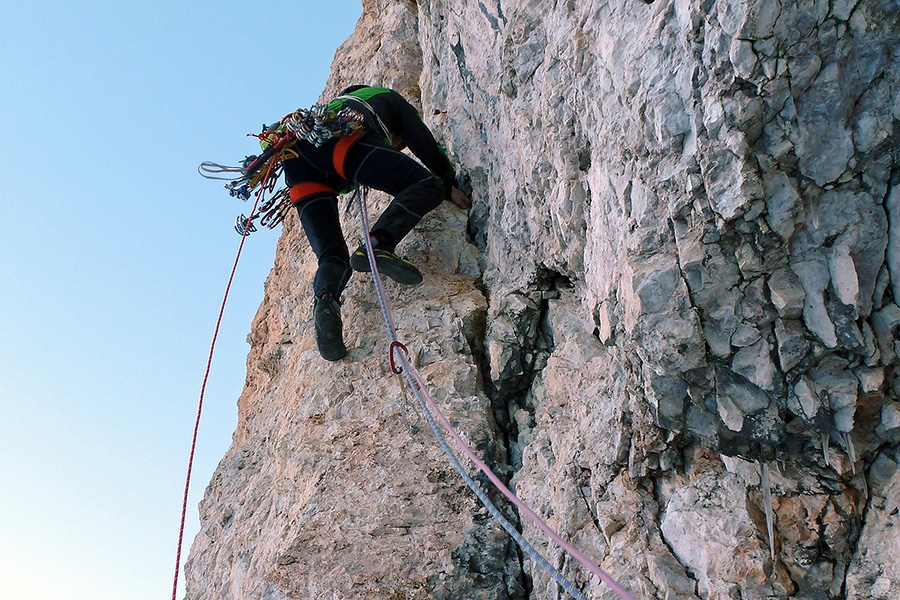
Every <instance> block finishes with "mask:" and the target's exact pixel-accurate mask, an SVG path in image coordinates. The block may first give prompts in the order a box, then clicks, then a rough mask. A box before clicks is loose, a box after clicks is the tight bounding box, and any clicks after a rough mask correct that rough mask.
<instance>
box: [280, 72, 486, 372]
mask: <svg viewBox="0 0 900 600" xmlns="http://www.w3.org/2000/svg"><path fill="white" fill-rule="evenodd" d="M345 106H349V107H351V108H352V109H354V110H356V111H358V112H359V113H360V114H361V115H363V116H364V117H365V129H364V130H363V131H361V132H359V133H355V134H353V135H348V136H343V137H338V138H335V139H332V140H329V141H328V142H327V143H325V144H324V145H322V146H321V147H316V146H314V145H313V144H312V143H309V142H307V141H306V140H299V141H297V142H296V144H295V145H294V150H295V151H296V152H297V154H298V156H297V157H296V158H291V159H288V160H285V161H284V175H285V182H286V183H287V185H288V186H289V188H290V194H291V201H292V203H293V205H294V206H296V207H297V212H298V213H299V215H300V222H301V224H302V225H303V231H304V232H305V233H306V238H307V239H308V240H309V245H310V246H311V247H312V250H313V252H314V253H315V255H316V258H317V259H318V269H317V271H316V275H315V279H314V281H313V293H314V295H315V300H314V304H313V315H314V320H315V326H316V344H317V346H318V348H319V353H320V354H321V355H322V357H323V358H325V359H326V360H330V361H335V360H340V359H342V358H343V357H344V356H346V355H347V349H346V347H345V346H344V340H343V323H342V321H341V313H340V298H341V293H342V292H343V291H344V288H345V287H346V286H347V282H348V281H349V279H350V275H351V274H352V271H364V272H365V271H370V270H371V268H370V266H369V260H368V255H367V253H366V248H365V244H360V246H359V247H358V248H357V249H356V251H355V252H354V253H353V254H352V255H350V253H349V250H348V248H347V243H346V242H345V241H344V234H343V232H342V230H341V224H340V219H339V211H338V201H337V195H338V191H339V190H342V189H345V188H346V187H347V186H348V185H350V184H357V185H361V186H367V187H372V188H375V189H377V190H381V191H383V192H386V193H388V194H390V195H391V196H393V200H392V201H391V203H390V204H389V205H388V207H387V208H386V209H385V210H384V212H383V213H382V214H381V216H380V217H379V218H378V220H377V221H376V222H375V224H374V225H373V226H372V228H371V231H370V232H369V235H370V237H371V239H372V245H373V249H374V252H375V262H376V265H377V267H378V271H379V272H380V273H383V274H384V275H387V276H388V277H390V278H391V279H393V280H394V281H396V282H397V283H400V284H403V285H415V284H418V283H420V282H421V281H422V274H421V273H420V272H419V270H418V269H417V268H416V266H415V265H413V264H412V263H411V262H409V261H408V260H406V259H404V258H401V257H399V256H397V255H396V254H395V249H396V247H397V244H399V243H400V240H402V239H403V238H404V236H406V234H408V233H409V232H410V231H411V230H412V229H413V227H415V226H416V225H417V224H418V223H419V221H420V220H421V219H422V217H424V216H425V214H426V213H428V212H429V211H431V210H433V209H434V208H436V207H437V206H438V205H439V204H440V203H441V201H443V200H450V201H451V202H453V203H454V204H455V205H456V206H458V207H460V208H462V209H464V210H468V209H469V208H471V205H472V204H471V201H470V200H469V199H468V198H467V197H466V196H465V195H464V194H463V193H462V192H460V191H459V189H458V184H457V181H456V173H455V171H454V169H453V166H452V165H451V164H450V161H449V159H448V158H447V155H446V153H445V152H444V150H443V148H442V147H441V146H440V145H438V143H437V142H436V141H435V139H434V136H433V135H432V133H431V131H429V129H428V127H427V126H426V125H425V123H424V122H423V121H422V119H421V117H420V116H419V114H418V112H417V111H416V109H415V108H414V107H413V106H412V105H411V104H410V103H409V102H407V101H406V100H405V99H404V98H403V97H402V96H401V95H400V94H398V93H397V92H395V91H393V90H390V89H387V88H383V87H371V86H362V85H355V86H351V87H349V88H347V89H345V90H344V91H342V92H341V94H340V96H338V97H337V98H336V99H334V100H333V101H332V102H331V103H330V104H329V105H328V108H329V109H331V110H340V109H342V108H344V107H345ZM404 147H407V148H409V149H410V151H411V152H412V153H413V154H414V155H415V156H416V157H417V158H418V159H419V160H420V161H421V164H420V163H419V162H418V161H416V160H414V159H413V158H411V157H410V156H408V155H406V154H404V153H403V152H401V150H402V149H403V148H404ZM422 165H424V166H422ZM426 167H427V168H426ZM351 269H352V270H351Z"/></svg>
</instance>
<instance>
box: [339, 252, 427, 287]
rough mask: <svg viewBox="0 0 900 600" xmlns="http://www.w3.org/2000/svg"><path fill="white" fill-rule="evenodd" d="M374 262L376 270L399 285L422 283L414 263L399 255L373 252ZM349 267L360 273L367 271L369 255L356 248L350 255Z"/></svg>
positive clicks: (368, 268)
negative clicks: (389, 255)
mask: <svg viewBox="0 0 900 600" xmlns="http://www.w3.org/2000/svg"><path fill="white" fill-rule="evenodd" d="M375 264H376V265H377V266H378V272H379V273H381V274H383V275H386V276H388V277H390V278H391V279H393V280H394V281H396V282H397V283H399V284H401V285H418V284H420V283H422V273H420V272H419V269H417V268H416V266H415V265H414V264H412V263H411V262H409V261H408V260H404V259H402V258H400V257H399V256H398V257H397V258H396V259H393V258H390V257H387V256H379V255H378V254H377V253H376V254H375ZM350 267H351V268H352V269H353V270H354V271H359V272H360V273H369V272H370V271H371V270H372V268H371V266H370V265H369V257H368V256H367V255H366V253H365V252H360V251H359V250H357V251H356V252H354V253H353V256H351V257H350Z"/></svg>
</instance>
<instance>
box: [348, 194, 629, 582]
mask: <svg viewBox="0 0 900 600" xmlns="http://www.w3.org/2000/svg"><path fill="white" fill-rule="evenodd" d="M357 193H359V208H360V219H361V221H362V226H363V232H364V235H365V242H366V253H367V254H368V256H369V263H370V265H371V267H372V279H373V281H374V282H375V292H376V294H377V295H378V302H379V304H381V310H382V312H383V313H384V318H385V321H386V324H387V326H388V331H389V334H390V337H391V342H397V341H398V340H397V333H396V331H395V329H394V319H393V315H392V314H391V309H390V306H389V305H388V303H387V299H386V297H385V295H384V289H383V287H382V285H381V277H380V275H379V274H378V267H377V266H376V265H375V251H374V250H373V248H372V240H371V237H370V236H369V218H368V215H367V210H366V201H365V196H364V194H363V193H361V192H359V190H357ZM391 351H392V352H393V346H392V349H391ZM397 354H398V355H399V356H400V362H401V363H402V364H403V367H404V368H405V369H406V370H407V372H408V373H409V374H410V375H412V377H413V379H415V382H416V386H417V387H418V388H419V390H420V391H421V393H422V395H423V396H424V398H425V402H426V403H427V404H428V408H429V409H431V411H432V412H433V413H434V414H435V415H436V416H437V418H438V421H440V423H441V424H442V425H443V426H444V428H445V429H446V430H447V432H448V433H449V434H450V437H452V438H453V440H454V441H455V442H456V445H457V446H458V447H459V449H460V450H461V451H462V453H463V454H465V455H466V456H467V457H469V460H471V461H472V462H473V463H475V465H476V466H477V467H478V469H479V470H480V471H481V472H482V473H484V474H485V475H486V476H487V478H488V479H489V480H490V481H491V483H493V484H494V486H495V487H496V488H497V489H498V490H500V492H501V493H502V494H503V495H504V496H506V498H507V499H508V500H509V501H510V502H512V503H513V504H515V505H516V507H518V509H519V510H520V511H521V512H522V513H524V514H525V516H527V517H528V518H529V519H530V520H531V521H532V522H533V523H534V524H535V525H537V526H538V527H539V528H540V529H541V531H543V532H544V533H545V534H547V536H548V537H549V538H550V539H552V540H553V541H554V542H556V543H557V544H559V546H560V547H561V548H562V549H563V550H565V551H566V552H568V553H569V554H570V555H571V556H572V557H574V558H575V560H577V561H578V562H579V563H581V565H582V566H583V567H584V568H586V569H587V570H588V571H590V572H591V573H593V574H594V575H596V576H597V577H599V578H600V580H601V581H603V582H604V583H605V584H606V585H607V586H609V588H610V589H612V590H613V591H614V592H615V593H616V594H618V595H619V597H620V598H622V600H636V599H635V597H634V596H632V595H631V594H630V593H629V592H628V591H627V590H626V589H625V588H624V587H622V586H621V585H620V584H619V583H618V582H617V581H616V580H615V579H613V578H612V576H610V575H609V574H608V573H606V571H604V570H603V569H601V568H600V567H598V566H597V565H596V564H594V562H593V561H592V560H591V559H589V558H588V557H587V556H585V555H584V554H582V553H581V552H580V551H579V550H578V549H577V548H575V547H574V546H572V545H571V544H569V543H568V542H567V541H565V540H564V539H563V538H562V537H560V536H559V535H558V534H557V533H556V532H555V531H554V530H553V529H552V528H551V527H550V526H549V525H547V524H546V523H545V522H544V521H543V519H541V518H540V517H539V516H538V515H537V513H535V512H534V511H533V510H531V508H530V507H529V506H528V505H527V504H525V503H524V502H523V501H521V500H519V498H518V497H517V496H516V495H515V494H513V493H512V491H510V489H509V488H508V487H506V485H504V483H503V482H502V481H500V478H499V477H497V475H495V474H494V472H493V471H492V470H491V469H490V468H489V467H488V466H487V465H486V464H485V463H484V462H483V461H482V460H481V459H479V458H478V456H476V454H475V453H474V452H473V451H472V449H471V448H469V446H468V445H467V444H466V443H465V442H464V441H463V439H462V437H461V436H460V435H459V434H458V433H457V432H456V429H454V428H453V426H452V425H451V424H450V421H449V420H448V419H447V417H445V416H444V413H442V412H441V410H440V409H439V408H438V407H437V404H435V402H434V399H432V397H431V394H429V393H428V389H427V388H426V386H425V382H424V381H422V378H421V376H420V375H419V372H418V371H416V369H415V368H414V367H413V366H412V364H411V363H410V362H409V359H408V357H407V356H406V353H405V352H398V353H397Z"/></svg>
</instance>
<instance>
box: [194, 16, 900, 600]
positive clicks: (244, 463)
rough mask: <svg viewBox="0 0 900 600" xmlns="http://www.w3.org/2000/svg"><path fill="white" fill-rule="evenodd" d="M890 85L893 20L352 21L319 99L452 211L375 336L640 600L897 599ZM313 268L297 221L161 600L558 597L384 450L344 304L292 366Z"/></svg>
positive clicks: (897, 236) (442, 471) (372, 365)
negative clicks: (341, 350) (462, 203)
mask: <svg viewBox="0 0 900 600" xmlns="http://www.w3.org/2000/svg"><path fill="white" fill-rule="evenodd" d="M898 77H900V3H898V2H896V0H863V1H859V2H853V1H849V0H831V1H825V0H811V1H810V2H802V3H801V2H788V1H786V0H785V1H778V0H745V1H741V0H732V1H727V0H716V1H714V0H706V1H702V2H701V1H699V0H670V1H664V0H656V1H655V2H652V3H646V2H643V1H639V0H618V1H611V2H601V1H587V0H585V1H574V0H568V1H566V0H509V1H506V0H491V1H488V0H480V1H477V2H468V1H463V0H446V1H439V0H433V1H426V0H421V1H419V2H411V1H400V0H394V1H391V0H365V1H364V2H363V15H362V18H361V19H360V22H359V25H358V27H357V31H356V32H355V33H354V34H353V36H351V38H350V39H349V40H348V41H347V42H346V43H345V44H344V45H343V46H342V47H341V48H340V49H339V50H338V52H337V54H336V56H335V62H334V65H333V72H332V77H331V79H330V80H329V83H328V87H327V90H326V91H325V93H324V94H323V95H324V96H329V95H332V94H333V93H335V92H336V91H337V90H339V89H340V88H341V87H343V86H345V85H349V84H351V83H361V82H365V83H372V84H378V85H387V86H390V87H393V88H395V89H397V90H398V91H401V92H403V93H405V94H406V95H407V96H408V97H410V98H412V99H413V100H414V102H415V103H417V105H418V106H419V107H420V108H421V109H422V112H423V115H424V118H425V120H426V122H428V123H429V125H430V126H432V128H433V129H434V131H435V132H436V133H437V134H438V136H439V137H440V138H441V139H442V141H443V142H444V143H445V145H446V146H447V148H448V150H449V152H450V154H451V155H452V156H453V158H454V160H455V161H456V163H457V164H458V165H459V166H460V170H461V173H462V175H463V181H464V184H465V187H466V188H467V191H470V192H471V196H472V198H473V200H474V208H473V210H472V211H471V213H470V214H468V215H466V214H465V213H462V211H459V210H458V209H456V208H454V207H452V206H450V205H449V204H448V203H445V205H444V206H442V207H441V208H440V209H438V210H437V211H435V213H433V214H431V215H429V216H428V217H427V218H426V219H425V220H424V221H423V223H422V224H421V225H420V227H419V228H418V229H417V230H416V231H415V232H414V233H413V234H412V235H411V236H410V237H409V238H408V240H407V241H405V242H404V244H403V245H402V246H401V251H402V252H403V253H405V254H406V255H407V256H409V257H410V258H411V259H413V260H414V261H416V262H417V264H419V265H420V266H421V268H422V270H423V272H424V273H425V275H426V281H425V283H424V284H422V285H421V286H418V287H416V288H414V289H402V288H399V287H397V286H395V285H393V284H392V283H387V284H386V287H387V290H388V293H389V297H390V301H391V302H392V304H393V307H394V311H395V315H394V316H395V318H396V321H397V326H398V329H399V333H400V338H401V340H402V341H404V342H405V343H406V344H407V345H408V346H409V348H410V353H411V356H412V357H413V360H414V361H415V363H416V364H417V365H418V366H419V368H420V369H421V371H422V373H423V375H424V376H425V378H426V380H427V382H428V385H429V387H430V389H431V390H432V391H433V393H434V395H435V398H436V400H437V401H438V403H439V404H440V406H441V407H442V408H443V409H444V410H446V412H447V414H448V416H449V417H450V419H451V420H452V421H453V422H454V423H455V424H456V425H457V426H458V428H459V430H460V431H461V432H462V433H463V435H464V436H465V437H466V439H467V441H468V442H469V443H470V444H471V445H472V446H473V447H474V448H475V449H476V451H477V452H478V453H479V454H481V455H482V456H483V457H485V459H486V460H487V461H488V462H489V463H490V464H491V465H492V466H494V467H495V468H496V470H497V471H498V473H500V474H502V475H503V476H505V477H508V478H509V479H510V481H511V485H512V487H513V488H514V489H515V490H516V492H517V493H518V494H519V496H520V497H521V498H522V499H524V500H525V501H526V502H528V503H529V504H530V505H531V506H532V507H533V508H534V509H535V510H536V511H537V512H538V513H540V514H541V515H543V516H544V517H545V518H546V519H547V521H548V523H549V524H550V525H551V526H553V527H554V528H555V529H556V530H557V531H559V532H560V533H561V534H562V535H563V536H564V537H566V538H567V539H569V540H571V541H572V542H573V543H575V544H576V545H577V546H578V547H579V548H580V549H582V551H584V552H585V553H586V554H587V555H588V556H590V557H591V558H592V559H593V560H595V561H596V562H597V563H598V564H600V565H601V566H602V567H603V568H604V569H606V570H607V571H608V572H610V573H611V574H612V575H613V576H614V577H616V578H617V579H618V580H619V581H621V582H622V583H623V584H624V585H625V586H626V587H627V588H628V589H630V590H631V591H632V592H633V593H634V594H635V596H636V597H639V598H659V599H663V598H710V599H724V598H745V599H748V598H782V597H788V596H792V597H796V598H805V599H810V600H813V599H815V600H818V599H830V598H848V599H850V598H853V599H856V598H860V599H862V598H871V599H884V600H887V599H891V598H897V597H900V533H898V531H900V527H897V525H898V523H900V517H898V509H897V506H898V498H900V470H898V464H900V452H898V442H900V400H898V391H900V390H898V386H900V384H898V378H897V377H896V376H895V374H896V370H897V366H898V353H900V345H898V337H897V329H898V326H900V306H898V300H900V229H898V227H897V223H898V220H900V164H898V160H897V158H898V157H897V154H898V142H897V133H898V123H900V87H898ZM290 108H294V107H288V109H290ZM373 200H374V203H373V204H374V205H373V206H371V207H370V211H371V212H373V213H374V212H375V211H377V210H378V208H379V207H381V206H383V205H384V202H385V199H384V198H380V197H377V196H375V197H373ZM358 229H359V221H358V218H357V217H356V216H355V214H353V215H348V216H347V217H346V219H345V230H346V233H347V236H348V240H350V243H351V245H354V246H355V244H356V243H357V241H358V239H359V234H358V233H357V231H358ZM313 270H314V259H313V257H312V254H311V252H310V251H309V248H308V246H307V244H306V242H305V240H304V238H303V234H302V232H301V231H300V228H299V225H298V223H297V221H296V219H295V218H293V216H292V217H291V218H289V219H288V220H287V222H286V223H285V226H284V231H283V233H282V236H281V239H280V242H279V247H278V251H277V256H276V260H275V266H274V268H273V270H272V273H271V275H270V276H269V278H268V280H267V282H266V295H265V300H264V301H263V304H262V306H261V307H260V309H259V313H258V314H257V317H256V319H255V320H254V322H253V325H252V331H251V333H250V335H249V337H248V341H249V342H250V345H251V349H250V354H249V357H248V373H247V384H246V388H245V390H244V392H243V393H242V395H241V397H240V399H239V401H238V408H239V424H238V429H237V431H236V432H235V436H234V443H233V445H232V448H231V449H230V450H229V452H228V454H227V455H226V456H225V458H224V459H223V460H222V463H221V464H220V466H219V469H218V470H217V471H216V474H215V475H214V478H213V481H212V482H211V483H210V486H209V488H208V490H207V494H206V497H205V499H204V501H203V503H202V504H201V519H202V529H201V532H200V534H199V535H198V536H197V538H196V540H195V541H194V545H193V548H192V551H191V555H190V559H189V562H188V567H187V598H190V599H191V600H200V599H213V598H215V599H226V598H227V599H234V600H238V599H250V598H253V599H266V600H281V599H288V598H289V599H294V598H316V599H319V598H328V599H331V598H334V599H351V598H384V599H388V600H422V599H435V600H444V599H449V598H485V599H487V598H491V599H495V598H496V599H500V598H511V599H525V598H532V599H541V600H544V599H550V598H558V597H561V596H560V594H562V591H561V590H559V589H558V588H557V586H556V584H555V583H554V582H553V581H552V580H551V579H549V578H548V577H547V575H546V574H544V573H542V572H541V571H540V570H538V569H537V568H536V567H535V565H533V564H532V563H531V561H530V560H528V559H527V557H526V558H523V557H522V556H521V555H520V553H518V552H517V550H516V548H515V546H514V545H513V544H512V543H511V542H510V541H509V540H508V539H507V537H506V536H505V534H504V533H503V532H502V531H501V530H500V529H499V527H497V526H496V525H495V524H494V523H493V522H492V521H491V520H490V519H489V518H488V517H487V515H486V512H485V511H484V509H483V508H481V507H480V505H479V504H478V502H477V500H476V499H475V498H474V496H473V495H472V494H471V493H470V492H468V491H467V490H466V488H465V485H464V483H463V481H462V480H461V478H460V477H459V476H458V475H457V474H456V473H455V472H454V471H453V470H452V468H451V466H450V464H449V463H448V462H447V460H446V459H445V458H444V457H443V454H442V452H441V450H440V448H439V447H438V446H437V444H436V442H435V441H434V438H433V436H432V434H431V433H430V431H428V428H427V426H426V425H425V422H424V420H420V421H419V422H418V429H417V430H416V428H415V427H411V426H412V425H413V424H414V423H415V421H416V419H417V418H418V417H417V416H416V415H417V414H418V411H417V409H416V408H415V405H414V403H415V400H414V398H413V396H412V394H411V393H409V392H407V393H406V395H404V393H403V392H402V391H401V389H402V388H401V383H400V380H399V378H398V377H397V376H396V375H393V374H392V373H391V372H390V369H389V366H388V363H387V338H386V336H385V334H384V326H383V324H382V321H381V316H380V311H379V309H378V305H377V303H376V300H375V297H374V292H373V286H372V283H371V279H370V278H369V276H368V275H366V276H361V275H356V276H355V277H354V279H353V281H352V282H351V284H350V287H349V288H348V290H347V292H346V294H345V298H344V305H343V314H344V320H345V329H346V334H345V337H346V340H347V343H348V346H349V347H350V348H351V352H350V355H349V357H348V358H347V359H345V360H344V361H341V362H339V363H336V364H330V363H326V362H325V361H322V360H321V359H320V358H319V357H318V354H317V352H316V349H315V344H314V342H313V340H312V327H311V320H310V307H311V299H310V289H311V280H312V273H313ZM762 464H765V465H767V467H768V472H769V473H771V477H770V479H771V486H770V489H771V498H772V499H771V510H772V513H771V514H772V515H773V519H772V527H773V529H774V534H775V535H774V539H773V543H774V550H775V560H772V558H771V556H770V545H769V543H770V542H769V537H768V534H767V519H766V507H765V504H766V502H765V500H764V498H765V496H766V495H767V494H765V491H766V490H765V489H763V488H764V486H763V485H762V482H761V478H760V473H761V468H760V467H761V465H762ZM473 473H474V472H473ZM504 510H506V511H508V512H509V514H510V516H511V517H513V518H514V513H513V512H512V511H511V510H510V509H509V507H505V506H504ZM523 527H524V532H525V534H526V537H527V538H529V539H530V540H532V541H533V542H534V543H535V544H536V545H537V546H538V547H539V549H540V550H541V551H542V552H543V553H544V555H545V556H547V557H548V558H550V560H551V562H553V563H554V564H556V565H557V566H558V567H560V568H561V569H562V570H563V571H564V572H565V573H566V575H567V576H568V577H570V578H571V579H572V580H573V581H575V582H576V583H577V584H578V585H579V586H580V587H581V588H582V589H583V590H584V592H585V594H586V595H587V596H588V597H589V598H592V599H593V598H612V597H614V595H613V594H612V592H611V591H610V590H609V589H608V588H606V587H605V586H604V585H603V584H602V583H601V582H599V581H598V580H597V579H596V578H595V577H593V576H589V574H587V573H586V572H585V571H584V570H583V569H581V568H580V567H579V566H578V565H577V564H576V563H574V561H572V560H571V559H569V558H566V557H565V556H563V555H562V554H561V552H560V550H559V549H558V548H557V547H556V546H555V545H553V544H551V543H548V542H547V541H546V539H545V538H544V536H543V534H542V533H541V532H540V531H538V530H537V529H536V528H535V527H534V526H532V525H531V524H528V523H525V524H523Z"/></svg>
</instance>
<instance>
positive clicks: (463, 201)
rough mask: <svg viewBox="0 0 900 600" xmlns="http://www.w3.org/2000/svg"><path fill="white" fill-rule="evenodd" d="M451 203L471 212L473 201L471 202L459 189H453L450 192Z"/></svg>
mask: <svg viewBox="0 0 900 600" xmlns="http://www.w3.org/2000/svg"><path fill="white" fill-rule="evenodd" d="M450 202H452V203H453V204H455V205H457V206H458V207H460V208H461V209H463V210H469V209H470V208H472V201H471V200H469V198H468V196H466V195H465V194H463V193H462V192H461V191H459V190H458V189H457V188H453V189H451V190H450Z"/></svg>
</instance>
